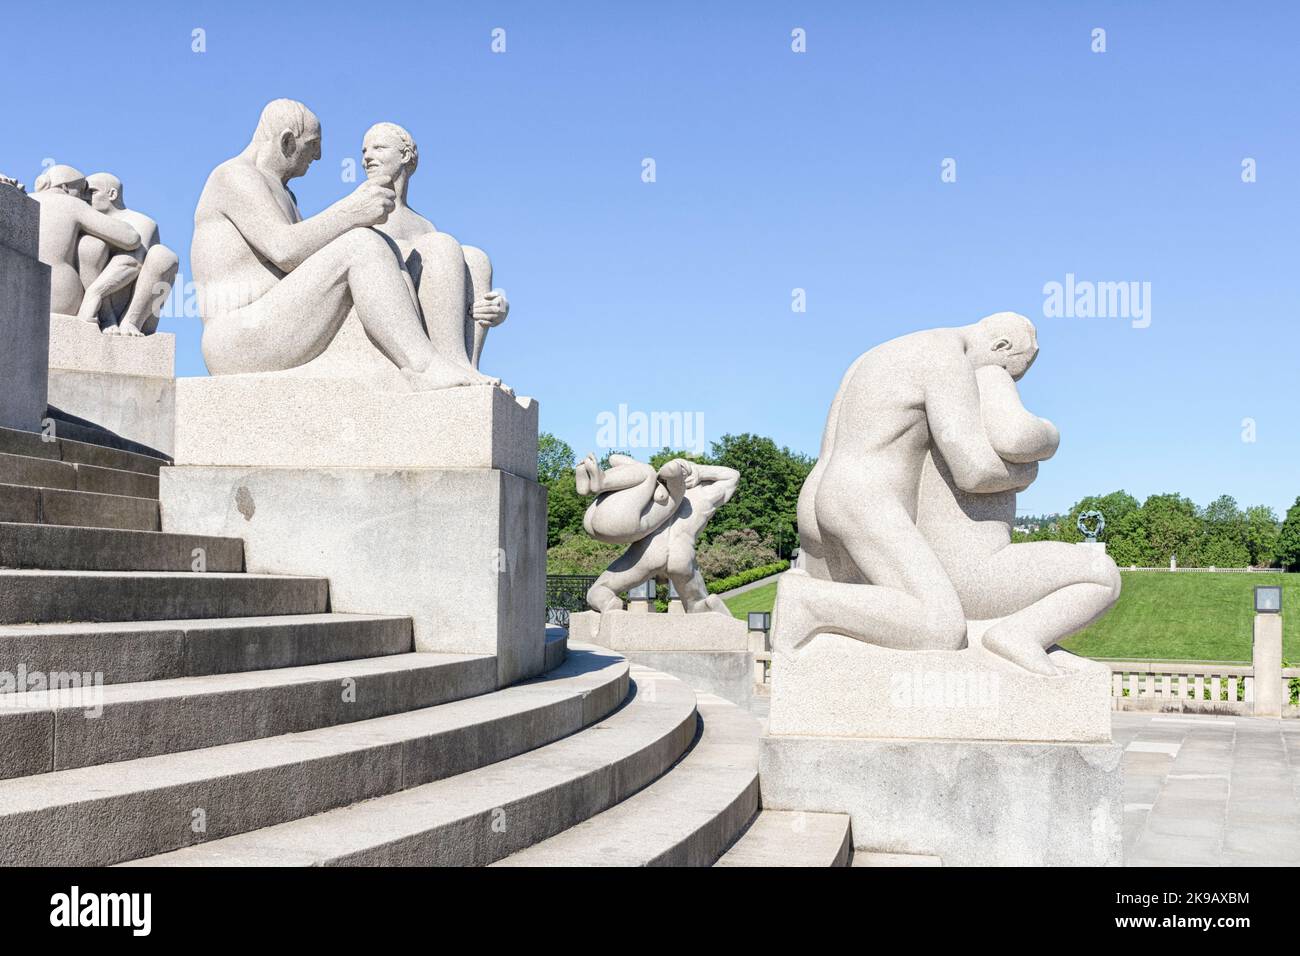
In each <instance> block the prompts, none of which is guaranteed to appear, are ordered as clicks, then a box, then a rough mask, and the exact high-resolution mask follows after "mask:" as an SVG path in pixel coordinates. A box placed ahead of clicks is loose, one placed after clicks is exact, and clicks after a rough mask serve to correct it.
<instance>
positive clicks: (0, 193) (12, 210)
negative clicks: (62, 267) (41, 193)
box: [0, 184, 41, 259]
mask: <svg viewBox="0 0 1300 956" xmlns="http://www.w3.org/2000/svg"><path fill="white" fill-rule="evenodd" d="M0 185H3V184H0ZM40 209H41V207H40V203H38V202H36V200H34V199H32V198H31V197H30V196H28V195H27V194H26V193H23V192H21V191H19V190H17V189H14V188H12V187H10V188H5V189H0V246H4V247H5V248H6V249H10V250H12V251H14V252H16V253H18V254H19V255H20V256H22V257H24V258H26V259H35V258H37V257H38V256H39V255H40V239H41V213H40Z"/></svg>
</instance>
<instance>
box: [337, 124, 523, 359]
mask: <svg viewBox="0 0 1300 956" xmlns="http://www.w3.org/2000/svg"><path fill="white" fill-rule="evenodd" d="M361 160H362V165H363V166H364V168H365V171H366V177H367V178H368V179H370V180H371V181H372V182H376V183H379V184H380V185H382V186H386V187H387V188H389V189H392V190H393V191H394V193H396V199H395V202H396V205H395V206H394V208H393V211H392V212H390V213H389V214H388V218H387V219H386V220H385V221H384V222H383V223H382V224H380V225H378V226H376V227H375V228H376V229H378V230H379V231H380V232H382V233H383V234H384V235H386V236H388V237H389V238H390V239H392V240H393V241H394V242H395V243H397V247H398V249H399V250H400V251H401V256H402V262H403V263H405V265H406V269H407V272H409V273H410V275H411V279H412V281H413V282H414V283H415V286H416V289H417V290H418V291H417V297H418V299H419V303H420V311H421V313H422V314H423V315H424V321H425V326H426V328H427V329H428V331H429V338H430V340H431V341H432V342H433V343H434V346H435V347H436V348H437V349H438V351H439V352H440V353H441V354H443V355H454V356H456V357H457V359H459V358H460V357H461V355H462V353H463V354H464V355H465V356H466V357H467V358H468V360H469V362H470V364H471V365H472V366H473V367H474V368H478V365H479V358H480V357H481V356H482V354H483V343H484V340H485V338H486V336H487V330H488V329H490V328H492V327H494V326H497V325H500V324H501V323H502V322H504V321H505V319H506V315H507V314H509V311H510V304H509V303H508V302H507V301H506V297H505V293H503V292H502V291H501V290H500V289H493V288H492V264H491V262H489V261H488V256H487V253H486V252H484V251H483V250H482V249H479V248H477V247H475V246H462V245H461V244H460V243H458V242H457V241H456V240H455V239H454V238H452V237H451V236H450V235H448V234H447V233H445V232H439V231H438V230H437V228H436V227H435V226H434V225H433V223H431V222H430V221H429V220H428V219H425V218H424V217H423V216H421V215H420V214H419V213H418V212H416V211H415V210H414V209H412V208H411V207H410V206H409V205H407V202H406V193H407V189H408V188H409V186H410V182H411V177H412V176H413V175H415V170H416V167H417V166H418V165H419V162H420V155H419V150H418V149H417V148H416V145H415V140H414V139H413V138H412V137H411V134H410V133H408V132H407V131H406V130H405V129H404V128H402V127H401V126H398V125H397V124H396V123H376V124H375V125H374V126H372V127H370V129H369V130H367V131H366V135H365V137H364V139H363V140H362V143H361Z"/></svg>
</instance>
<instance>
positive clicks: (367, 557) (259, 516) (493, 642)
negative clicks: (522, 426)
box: [160, 389, 546, 685]
mask: <svg viewBox="0 0 1300 956" xmlns="http://www.w3.org/2000/svg"><path fill="white" fill-rule="evenodd" d="M464 391H469V390H466V389H455V390H451V391H449V392H445V393H439V394H442V395H451V394H455V393H456V392H464ZM534 460H535V454H534ZM160 477H161V492H160V497H161V500H162V515H163V518H162V521H163V529H164V530H166V531H176V532H183V533H188V534H206V535H216V536H228V537H241V538H243V539H244V542H245V543H244V556H245V564H246V567H247V569H248V570H249V571H252V572H258V571H264V570H266V569H270V568H279V569H282V570H281V571H280V572H278V573H286V574H300V575H319V576H321V577H325V578H328V579H329V582H330V607H331V609H332V610H335V611H346V612H355V613H370V614H395V615H400V616H404V617H410V618H412V620H413V621H414V627H415V645H416V648H417V649H418V650H422V651H445V652H451V653H465V654H492V655H495V656H496V658H497V663H498V667H499V680H500V683H501V684H502V685H504V684H509V683H513V682H514V681H517V680H519V679H521V678H524V677H529V676H532V675H534V674H537V673H539V672H540V671H541V670H542V667H543V663H544V652H545V649H544V644H545V590H546V578H545V576H546V494H545V491H544V490H543V489H542V487H541V486H540V485H538V484H537V483H536V482H532V481H526V480H524V479H522V478H518V477H516V476H514V475H510V474H506V473H504V472H501V471H496V470H489V469H482V468H411V469H400V468H398V469H395V468H389V469H376V468H364V467H354V468H317V469H299V468H233V467H226V468H204V467H198V466H180V467H174V468H165V469H163V471H162V474H161V476H160Z"/></svg>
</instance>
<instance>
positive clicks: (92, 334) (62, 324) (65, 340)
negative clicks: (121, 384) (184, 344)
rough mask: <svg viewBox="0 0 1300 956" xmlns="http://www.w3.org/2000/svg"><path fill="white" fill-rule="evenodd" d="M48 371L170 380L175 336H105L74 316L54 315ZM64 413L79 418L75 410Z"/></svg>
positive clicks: (173, 367)
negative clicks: (64, 370) (50, 369)
mask: <svg viewBox="0 0 1300 956" xmlns="http://www.w3.org/2000/svg"><path fill="white" fill-rule="evenodd" d="M50 368H57V369H68V370H75V371H80V372H106V373H109V374H112V375H143V376H148V377H152V378H168V379H169V378H173V377H175V375H176V336H174V335H169V334H167V333H162V332H160V333H157V334H154V335H148V336H145V337H144V338H142V339H137V338H127V337H125V336H116V335H104V334H103V333H102V332H100V331H99V329H98V327H96V326H94V325H91V324H90V323H88V322H82V321H79V320H78V319H77V317H76V316H72V315H65V314H62V313H58V312H56V313H54V314H53V315H51V316H50ZM53 404H55V405H58V402H53ZM60 407H62V406H60ZM65 411H70V412H72V414H74V415H77V414H80V413H79V412H77V411H75V410H74V409H65ZM82 417H83V418H84V417H88V416H82ZM91 421H94V419H93V418H92V419H91Z"/></svg>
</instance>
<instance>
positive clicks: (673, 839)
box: [496, 694, 762, 866]
mask: <svg viewBox="0 0 1300 956" xmlns="http://www.w3.org/2000/svg"><path fill="white" fill-rule="evenodd" d="M696 705H697V708H698V710H699V716H700V723H701V728H700V735H699V738H698V739H697V740H696V742H695V745H694V746H693V747H692V748H691V750H690V752H689V753H687V754H686V756H685V757H683V758H682V760H681V761H680V762H679V763H678V764H677V765H676V766H674V767H673V768H672V769H670V770H669V771H668V772H667V773H665V774H664V775H663V776H662V777H660V778H659V779H658V780H656V781H655V782H654V783H652V784H650V786H648V787H646V788H645V789H644V790H642V791H641V792H639V793H637V794H636V795H634V796H632V797H629V798H628V799H627V800H624V801H623V802H622V803H620V804H618V805H616V806H613V807H611V808H610V809H608V810H606V811H604V812H603V813H599V814H597V815H596V816H594V817H592V818H591V819H589V820H586V821H584V822H582V823H579V824H578V825H577V826H575V827H571V828H569V829H568V830H565V831H563V832H562V833H558V834H556V835H555V836H553V837H551V838H549V839H547V840H543V841H542V842H540V843H537V844H535V845H533V846H531V847H529V848H527V849H525V850H521V851H520V852H518V853H515V854H513V855H512V856H509V857H506V859H504V860H502V861H500V862H499V863H498V864H496V865H497V866H710V865H711V864H713V863H714V861H716V860H717V859H718V857H719V856H721V855H722V853H723V851H725V850H726V849H727V847H729V846H730V845H731V844H732V842H734V841H735V839H736V837H737V835H739V834H740V832H741V831H742V830H744V828H745V824H746V823H748V822H749V821H750V819H751V818H752V817H753V816H754V814H755V813H757V812H758V743H759V739H760V737H761V735H762V727H761V725H760V724H759V722H758V721H757V720H756V719H755V718H754V717H752V716H751V715H750V714H749V713H748V712H746V711H744V710H741V709H740V708H739V707H737V706H736V705H735V704H733V703H731V702H730V701H726V700H723V699H722V698H721V697H715V696H714V695H712V694H699V695H698V696H697V700H696Z"/></svg>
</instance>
